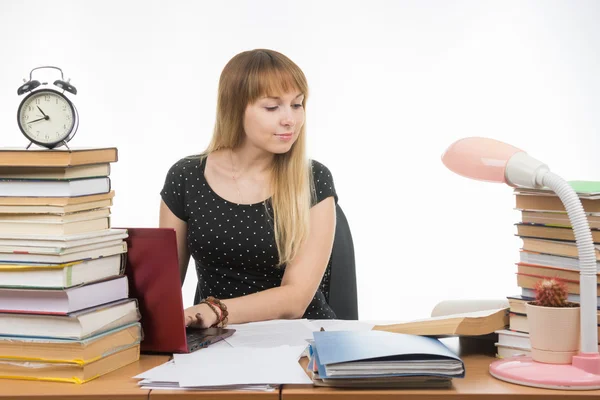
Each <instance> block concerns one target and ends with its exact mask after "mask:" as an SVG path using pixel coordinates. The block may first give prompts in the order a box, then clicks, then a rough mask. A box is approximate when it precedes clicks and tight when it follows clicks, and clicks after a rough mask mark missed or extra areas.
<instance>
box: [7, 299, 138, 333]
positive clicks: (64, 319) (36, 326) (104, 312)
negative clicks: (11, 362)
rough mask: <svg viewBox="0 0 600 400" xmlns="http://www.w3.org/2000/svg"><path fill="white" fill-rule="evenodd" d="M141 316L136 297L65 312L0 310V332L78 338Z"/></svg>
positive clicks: (126, 322)
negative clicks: (28, 312) (9, 311)
mask: <svg viewBox="0 0 600 400" xmlns="http://www.w3.org/2000/svg"><path fill="white" fill-rule="evenodd" d="M139 320H140V313H139V310H138V306H137V301H136V300H135V299H127V300H120V301H117V302H115V303H108V304H103V305H101V306H98V307H94V308H87V309H85V310H81V311H76V312H72V313H69V314H66V315H53V314H13V313H0V335H4V336H27V337H42V338H48V337H50V338H57V339H74V340H80V339H85V338H88V337H90V336H93V335H96V334H98V333H101V332H105V331H108V330H111V329H114V328H117V327H119V326H122V325H126V324H131V323H134V322H138V321H139Z"/></svg>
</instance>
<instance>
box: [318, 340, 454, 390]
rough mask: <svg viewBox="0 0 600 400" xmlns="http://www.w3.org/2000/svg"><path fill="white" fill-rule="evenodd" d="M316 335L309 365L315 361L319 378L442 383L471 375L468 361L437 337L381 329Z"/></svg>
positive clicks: (391, 383) (354, 383) (427, 384)
mask: <svg viewBox="0 0 600 400" xmlns="http://www.w3.org/2000/svg"><path fill="white" fill-rule="evenodd" d="M313 337H314V342H313V343H311V344H310V351H309V353H310V360H309V369H310V366H311V364H312V371H313V381H315V383H316V382H319V383H328V384H329V385H331V386H336V384H338V383H340V382H342V383H341V385H342V386H349V383H350V382H352V386H364V387H369V386H372V385H379V386H381V387H386V386H389V387H393V386H395V385H394V384H396V385H399V384H401V383H404V384H411V383H412V385H413V387H437V386H438V384H439V382H437V384H436V382H435V381H437V380H442V381H444V380H445V381H446V383H448V382H447V381H448V380H450V379H452V378H462V377H464V374H465V369H464V363H463V362H462V360H461V359H460V358H459V357H458V356H457V355H456V354H454V353H453V352H452V351H450V350H449V349H448V348H447V347H446V346H445V345H444V344H443V343H441V342H440V341H439V340H437V339H434V338H428V337H424V336H417V335H406V334H401V333H390V332H379V331H331V332H328V331H324V332H313ZM315 370H316V374H315V373H314V371H315ZM424 378H431V379H424ZM344 382H345V383H344Z"/></svg>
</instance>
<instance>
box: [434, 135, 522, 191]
mask: <svg viewBox="0 0 600 400" xmlns="http://www.w3.org/2000/svg"><path fill="white" fill-rule="evenodd" d="M522 151H523V150H521V149H518V148H516V147H514V146H511V145H510V144H506V143H504V142H500V141H498V140H494V139H489V138H482V137H469V138H465V139H460V140H458V141H456V142H454V143H452V144H451V145H450V147H448V149H447V150H446V152H445V153H444V155H443V156H442V162H443V163H444V165H445V166H446V167H447V168H448V169H449V170H451V171H453V172H455V173H457V174H458V175H461V176H464V177H466V178H471V179H477V180H480V181H487V182H496V183H507V182H506V173H505V172H506V171H505V170H506V164H507V163H508V160H509V159H510V158H511V157H512V156H514V155H515V154H516V153H519V152H522Z"/></svg>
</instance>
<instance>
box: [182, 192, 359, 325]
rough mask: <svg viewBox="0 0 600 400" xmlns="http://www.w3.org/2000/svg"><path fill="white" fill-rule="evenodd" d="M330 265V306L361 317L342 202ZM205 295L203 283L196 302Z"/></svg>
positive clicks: (343, 316)
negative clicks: (202, 289)
mask: <svg viewBox="0 0 600 400" xmlns="http://www.w3.org/2000/svg"><path fill="white" fill-rule="evenodd" d="M329 268H330V276H329V293H326V294H325V297H326V298H327V299H328V303H329V306H330V307H331V309H332V310H333V311H334V312H335V314H336V317H337V318H338V319H354V320H356V319H358V294H357V290H356V265H355V261H354V242H353V241H352V234H351V233H350V225H349V224H348V220H347V219H346V215H345V214H344V212H343V211H342V209H341V207H340V205H339V204H338V205H336V227H335V237H334V239H333V249H332V250H331V263H330V265H329ZM201 299H202V294H201V293H200V284H197V285H196V294H195V296H194V304H198V303H199V302H200V300H201Z"/></svg>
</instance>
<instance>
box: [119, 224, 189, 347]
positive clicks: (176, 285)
mask: <svg viewBox="0 0 600 400" xmlns="http://www.w3.org/2000/svg"><path fill="white" fill-rule="evenodd" d="M125 229H127V232H128V234H129V237H128V238H127V239H126V241H127V264H126V270H125V273H126V275H127V277H128V279H129V297H132V298H136V299H137V300H138V304H139V309H140V314H141V316H142V318H141V321H140V322H141V323H142V329H143V333H144V339H143V341H142V343H141V351H143V352H158V353H186V352H188V347H187V342H186V330H185V320H184V313H183V299H182V294H181V282H180V278H179V261H178V257H177V240H176V236H175V230H174V229H170V228H125Z"/></svg>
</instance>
